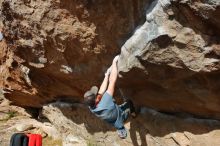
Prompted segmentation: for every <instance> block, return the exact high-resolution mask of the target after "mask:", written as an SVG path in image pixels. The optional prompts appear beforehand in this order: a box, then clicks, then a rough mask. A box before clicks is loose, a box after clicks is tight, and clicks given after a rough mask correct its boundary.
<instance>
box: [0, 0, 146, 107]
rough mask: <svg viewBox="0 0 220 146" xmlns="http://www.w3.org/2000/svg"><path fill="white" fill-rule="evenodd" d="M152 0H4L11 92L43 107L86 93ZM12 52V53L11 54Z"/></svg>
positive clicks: (25, 103) (6, 75)
mask: <svg viewBox="0 0 220 146" xmlns="http://www.w3.org/2000/svg"><path fill="white" fill-rule="evenodd" d="M146 2H147V0H146V1H144V0H138V1H130V2H127V1H126V0H123V1H115V0H111V1H108V2H107V1H103V0H98V1H93V0H81V1H77V0H74V1H72V0H64V1H63V0H61V1H59V0H57V1H53V0H49V1H40V0H37V1H22V0H21V1H20V0H19V1H17V0H15V1H3V2H2V3H1V10H2V11H1V13H2V17H1V19H2V20H3V34H4V37H5V40H6V42H7V44H8V48H4V51H6V52H7V51H8V52H11V55H10V54H6V53H5V54H4V55H3V56H2V57H1V60H2V61H3V64H2V66H5V65H4V64H6V62H5V61H6V60H5V58H6V59H12V60H11V61H10V62H9V61H7V62H8V63H7V67H5V68H3V71H4V72H7V73H4V74H1V76H2V78H4V79H3V80H2V84H1V87H2V88H4V90H5V91H6V92H8V93H7V94H6V96H7V97H8V98H9V99H10V100H12V101H14V103H15V104H18V105H22V106H34V107H39V106H41V105H42V104H44V103H47V102H50V101H53V100H56V99H57V98H65V97H66V98H69V99H73V100H78V99H81V96H82V94H83V92H84V91H85V90H86V89H88V88H89V87H90V86H91V85H92V84H99V82H100V80H102V77H103V74H104V72H105V70H106V68H107V67H108V65H109V63H110V62H111V59H112V57H113V56H114V55H115V54H117V53H119V52H120V46H121V45H122V44H123V43H124V41H125V39H126V38H127V37H128V34H129V33H130V32H131V31H132V30H134V28H135V26H136V25H137V24H138V23H140V22H141V19H143V18H144V17H142V16H144V8H145V6H146V5H147V3H146ZM10 56H12V57H11V58H9V57H10Z"/></svg>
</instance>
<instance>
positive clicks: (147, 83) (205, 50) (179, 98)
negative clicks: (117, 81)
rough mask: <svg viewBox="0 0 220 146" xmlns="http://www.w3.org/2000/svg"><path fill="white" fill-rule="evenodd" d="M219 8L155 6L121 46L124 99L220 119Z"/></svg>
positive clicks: (162, 0)
mask: <svg viewBox="0 0 220 146" xmlns="http://www.w3.org/2000/svg"><path fill="white" fill-rule="evenodd" d="M219 8H220V2H219V1H217V0H212V1H190V0H176V1H170V2H169V1H168V0H159V1H153V2H152V3H151V5H150V6H149V8H148V10H147V14H146V22H145V23H144V24H143V25H142V26H140V27H139V28H138V29H137V30H136V31H135V33H134V34H133V35H132V37H131V38H129V39H128V40H127V41H126V43H125V44H124V45H123V46H122V50H121V57H120V62H119V67H120V71H121V72H122V74H123V77H124V78H123V80H122V81H121V85H120V87H121V88H122V89H123V88H124V92H125V94H126V95H129V96H130V97H131V98H133V101H134V102H136V103H137V104H139V105H142V106H143V105H144V106H148V107H152V108H154V109H157V110H160V111H166V112H186V113H191V114H194V115H197V116H203V117H212V118H216V119H220V106H219V104H220V98H219V97H220V86H219V85H220V78H219V75H220V54H219V53H220V52H219V51H220V36H219V30H220V29H219V26H220V22H219V16H220V9H219ZM213 16H214V17H213Z"/></svg>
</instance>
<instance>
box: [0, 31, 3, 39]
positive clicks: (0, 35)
mask: <svg viewBox="0 0 220 146" xmlns="http://www.w3.org/2000/svg"><path fill="white" fill-rule="evenodd" d="M2 39H3V34H2V33H1V32H0V41H1V40H2Z"/></svg>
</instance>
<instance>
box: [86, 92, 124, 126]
mask: <svg viewBox="0 0 220 146" xmlns="http://www.w3.org/2000/svg"><path fill="white" fill-rule="evenodd" d="M90 110H91V112H92V113H94V114H95V115H96V116H97V117H99V118H101V119H102V120H104V121H106V122H108V123H109V124H111V125H113V126H114V127H115V128H116V129H121V128H122V127H124V125H123V120H122V111H121V109H120V108H119V107H118V105H117V104H115V103H114V102H113V97H112V96H111V95H110V94H108V93H107V92H105V93H104V95H103V96H102V99H101V101H100V102H99V103H98V105H97V107H96V108H95V109H91V108H90Z"/></svg>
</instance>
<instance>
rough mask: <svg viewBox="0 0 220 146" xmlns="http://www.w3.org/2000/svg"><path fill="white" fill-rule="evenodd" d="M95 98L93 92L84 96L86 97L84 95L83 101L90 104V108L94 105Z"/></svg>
mask: <svg viewBox="0 0 220 146" xmlns="http://www.w3.org/2000/svg"><path fill="white" fill-rule="evenodd" d="M95 98H96V97H95V95H94V94H92V95H89V96H86V97H84V103H85V104H86V105H87V106H90V107H91V108H94V107H95Z"/></svg>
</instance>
